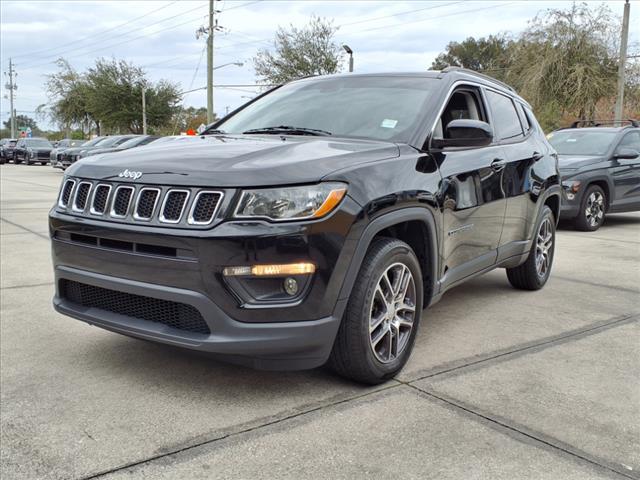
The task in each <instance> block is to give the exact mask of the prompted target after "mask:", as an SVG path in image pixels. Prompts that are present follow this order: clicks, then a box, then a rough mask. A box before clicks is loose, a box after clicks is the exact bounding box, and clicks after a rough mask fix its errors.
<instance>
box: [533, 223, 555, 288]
mask: <svg viewBox="0 0 640 480" xmlns="http://www.w3.org/2000/svg"><path fill="white" fill-rule="evenodd" d="M552 247H553V226H552V225H551V220H549V219H548V218H545V219H544V220H543V221H542V223H541V224H540V227H539V228H538V235H537V237H536V272H537V274H538V277H539V278H544V277H545V276H546V275H547V272H548V271H549V267H550V266H551V249H552Z"/></svg>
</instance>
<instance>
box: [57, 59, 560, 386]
mask: <svg viewBox="0 0 640 480" xmlns="http://www.w3.org/2000/svg"><path fill="white" fill-rule="evenodd" d="M560 194H561V187H560V180H559V175H558V168H557V159H556V155H555V152H554V151H553V149H552V148H551V146H550V145H549V143H548V142H547V140H546V138H545V136H544V134H543V132H542V130H541V128H540V126H539V125H538V123H537V122H536V120H535V118H534V116H533V113H532V112H531V108H530V106H529V105H528V104H527V103H526V102H525V101H524V100H523V99H522V98H520V97H519V96H518V95H517V94H516V93H515V92H514V91H513V90H512V89H511V88H509V87H507V86H506V85H504V84H502V83H499V82H497V81H495V80H493V79H491V78H489V77H486V76H483V75H479V74H475V73H471V72H468V71H464V70H460V69H451V68H450V69H446V70H444V71H442V72H438V71H433V72H423V73H409V74H369V75H354V74H350V75H342V76H340V75H338V76H328V77H317V78H307V79H303V80H299V81H295V82H291V83H288V84H286V85H283V86H280V87H278V88H275V89H273V90H271V91H269V92H266V93H265V94H264V95H262V96H260V97H258V98H257V99H254V100H253V101H251V102H250V103H248V104H246V105H244V106H243V107H241V108H240V109H238V110H236V111H234V112H232V113H231V114H230V115H229V116H227V117H226V118H225V119H223V120H221V121H220V122H218V123H216V124H214V125H212V126H211V127H209V129H208V130H207V131H205V132H204V134H203V135H201V136H199V137H193V138H192V139H189V140H188V141H185V142H168V143H164V144H162V145H161V146H158V147H154V146H153V144H152V145H149V146H147V147H145V148H141V149H133V150H129V151H127V152H126V153H123V154H108V155H95V156H93V157H90V158H87V159H85V160H83V161H82V162H79V163H77V164H76V165H73V166H72V167H71V168H70V169H69V170H68V171H67V174H66V175H65V178H64V180H63V182H62V187H61V190H60V195H59V198H58V201H57V203H56V205H55V206H54V207H53V208H52V210H51V212H50V234H51V238H52V242H53V248H52V251H53V263H54V268H55V279H56V280H55V281H56V295H55V298H54V306H55V308H56V309H57V310H58V311H59V312H61V313H64V314H66V315H69V316H71V317H74V318H77V319H80V320H83V321H85V322H87V323H89V324H92V325H97V326H100V327H102V328H105V329H107V330H111V331H114V332H118V333H123V334H125V335H130V336H133V337H139V338H143V339H147V340H153V341H157V342H162V343H167V344H170V345H177V346H181V347H185V348H190V349H195V350H201V351H207V352H212V353H215V354H219V355H222V356H223V357H224V358H226V359H228V360H231V361H236V362H239V363H243V364H248V365H251V366H254V367H258V368H269V369H303V368H313V367H317V366H319V365H323V364H324V363H326V362H327V361H328V362H329V364H330V365H331V366H332V367H333V368H334V369H335V370H336V371H337V372H339V373H340V374H342V375H344V376H346V377H349V378H352V379H355V380H358V381H361V382H366V383H378V382H381V381H384V380H386V379H388V378H390V377H391V376H393V375H394V374H396V373H397V372H398V371H399V370H400V369H401V368H402V366H403V365H404V364H405V362H406V361H407V359H408V357H409V355H410V353H411V350H412V347H413V343H414V341H415V338H416V333H417V330H418V326H419V324H420V317H421V315H422V311H423V308H424V307H427V306H429V305H432V304H433V303H435V302H436V301H437V300H438V299H439V298H440V297H441V296H442V294H443V293H444V292H445V291H447V290H449V289H450V288H452V287H454V286H456V285H459V284H460V283H462V282H463V281H466V280H468V279H470V278H473V277H475V276H476V275H479V274H481V273H484V272H487V271H489V270H492V269H494V268H506V271H507V277H508V279H509V281H510V282H511V284H512V285H513V286H515V287H516V288H521V289H527V290H535V289H539V288H541V287H542V286H543V285H544V284H545V283H546V281H547V279H548V278H549V275H550V271H551V266H552V263H553V255H554V246H555V244H554V240H555V227H556V220H557V218H558V214H559V211H560ZM498 293H499V292H496V294H498ZM470 314H471V312H470ZM461 341H464V339H461Z"/></svg>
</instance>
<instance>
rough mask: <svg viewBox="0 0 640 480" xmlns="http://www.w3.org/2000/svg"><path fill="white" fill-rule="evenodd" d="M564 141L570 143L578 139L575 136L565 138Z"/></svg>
mask: <svg viewBox="0 0 640 480" xmlns="http://www.w3.org/2000/svg"><path fill="white" fill-rule="evenodd" d="M566 141H567V143H570V142H577V141H578V139H577V138H567V140H566Z"/></svg>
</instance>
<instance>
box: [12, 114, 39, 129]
mask: <svg viewBox="0 0 640 480" xmlns="http://www.w3.org/2000/svg"><path fill="white" fill-rule="evenodd" d="M4 128H9V129H10V128H11V119H9V120H6V121H5V122H4ZM16 128H30V129H31V130H32V131H33V132H36V131H38V132H39V131H40V130H39V129H38V125H37V124H36V121H35V120H34V119H33V118H31V117H28V116H26V115H16Z"/></svg>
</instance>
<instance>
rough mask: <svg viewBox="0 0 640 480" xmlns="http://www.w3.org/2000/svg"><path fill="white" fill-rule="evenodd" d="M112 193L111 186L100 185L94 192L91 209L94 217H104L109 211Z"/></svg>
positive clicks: (90, 211)
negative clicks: (108, 206)
mask: <svg viewBox="0 0 640 480" xmlns="http://www.w3.org/2000/svg"><path fill="white" fill-rule="evenodd" d="M110 193H111V185H107V184H106V183H99V184H98V185H96V188H94V190H93V198H92V199H91V208H89V213H91V214H92V215H104V213H105V212H106V211H107V205H108V203H109V194H110Z"/></svg>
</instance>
